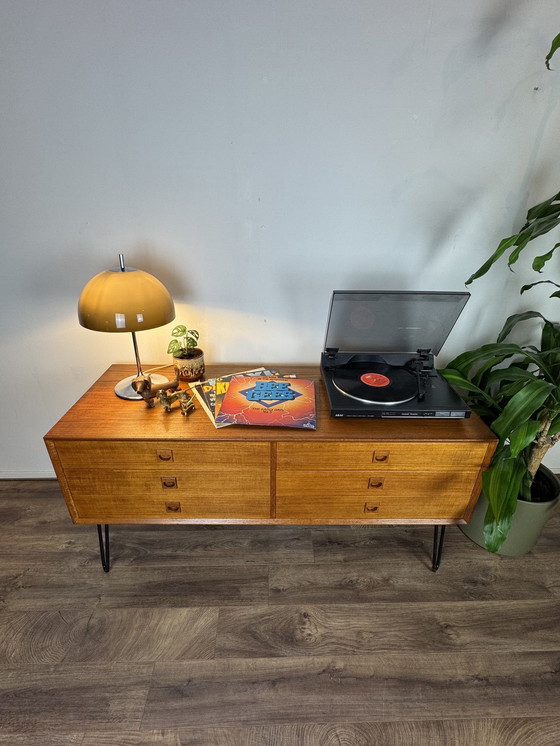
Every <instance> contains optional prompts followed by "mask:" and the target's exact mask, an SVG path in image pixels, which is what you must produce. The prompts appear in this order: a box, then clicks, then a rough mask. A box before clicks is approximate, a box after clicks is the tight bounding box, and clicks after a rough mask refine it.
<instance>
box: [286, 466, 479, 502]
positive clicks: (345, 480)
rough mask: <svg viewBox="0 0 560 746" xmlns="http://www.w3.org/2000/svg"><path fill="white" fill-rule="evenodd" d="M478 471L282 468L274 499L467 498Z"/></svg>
mask: <svg viewBox="0 0 560 746" xmlns="http://www.w3.org/2000/svg"><path fill="white" fill-rule="evenodd" d="M476 477H477V472H475V471H454V472H448V473H442V472H435V471H432V472H430V471H402V472H396V471H389V470H387V471H335V472H330V473H329V472H328V471H287V470H285V471H281V472H278V474H277V478H276V480H277V481H276V494H277V499H282V498H290V499H292V498H293V499H296V500H299V501H300V502H304V503H305V501H306V500H307V498H308V497H325V496H332V497H344V496H348V495H351V496H357V497H358V496H359V497H360V499H364V500H375V499H377V498H379V497H384V498H393V497H399V496H402V495H406V496H407V497H409V498H419V497H421V496H423V495H424V496H427V499H428V500H430V499H431V498H432V497H433V499H435V500H440V499H446V498H448V497H455V496H456V495H459V496H460V497H461V499H462V500H463V502H464V503H466V502H468V500H469V498H470V495H471V491H472V487H473V484H474V483H475V480H476Z"/></svg>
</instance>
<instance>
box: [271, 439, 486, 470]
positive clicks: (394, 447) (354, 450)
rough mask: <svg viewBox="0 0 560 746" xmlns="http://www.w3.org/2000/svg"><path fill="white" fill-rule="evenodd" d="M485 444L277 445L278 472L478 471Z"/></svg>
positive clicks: (345, 443) (346, 443)
mask: <svg viewBox="0 0 560 746" xmlns="http://www.w3.org/2000/svg"><path fill="white" fill-rule="evenodd" d="M487 449H488V444H487V443H476V442H475V443H468V444H467V443H464V442H438V441H433V442H429V441H428V442H422V443H414V442H401V443H399V442H395V443H393V442H390V441H386V442H379V443H376V442H371V443H364V442H361V443H360V442H356V443H348V442H341V443H285V442H284V443H278V456H277V463H278V469H279V470H284V469H329V470H338V469H371V468H372V466H373V467H376V466H379V467H382V468H383V469H384V470H385V469H399V470H400V469H423V470H434V471H436V470H437V471H441V470H442V469H446V468H448V467H454V468H458V469H478V468H479V467H480V464H481V463H482V461H483V460H484V457H485V455H486V451H487Z"/></svg>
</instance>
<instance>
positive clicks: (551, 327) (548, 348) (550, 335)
mask: <svg viewBox="0 0 560 746" xmlns="http://www.w3.org/2000/svg"><path fill="white" fill-rule="evenodd" d="M558 347H560V324H554V323H552V322H551V321H545V323H544V326H543V330H542V334H541V350H542V351H543V352H544V353H546V352H554V354H555V355H554V356H555V357H556V358H558V349H557V348H558Z"/></svg>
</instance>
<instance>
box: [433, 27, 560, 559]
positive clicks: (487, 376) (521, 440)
mask: <svg viewBox="0 0 560 746" xmlns="http://www.w3.org/2000/svg"><path fill="white" fill-rule="evenodd" d="M559 48H560V34H558V35H557V36H556V37H555V39H554V40H553V42H552V44H551V47H550V50H549V53H548V54H547V56H546V59H545V62H546V66H547V68H548V69H550V65H549V63H550V60H551V59H552V56H553V55H554V53H555V52H556V51H557V50H558V49H559ZM559 225H560V192H558V193H557V194H554V195H553V196H552V197H550V198H549V199H547V200H545V201H544V202H541V203H540V204H538V205H535V206H534V207H532V208H530V209H529V211H528V213H527V217H526V221H525V224H524V225H523V227H522V228H521V230H520V231H519V232H518V233H515V234H514V235H512V236H509V237H507V238H504V239H503V240H502V241H501V242H500V243H499V245H498V247H497V248H496V250H495V251H494V253H493V254H492V255H491V256H490V257H489V259H488V260H487V261H486V262H484V264H482V266H481V267H479V269H478V270H476V272H474V273H473V274H472V275H471V277H469V279H468V280H467V283H466V284H467V285H469V284H470V283H471V282H473V281H474V280H476V279H477V278H479V277H482V276H483V275H485V274H486V273H487V272H488V271H489V270H490V268H491V267H492V266H493V265H494V264H495V263H496V262H498V260H500V258H501V257H502V256H503V255H504V254H506V252H508V251H509V252H510V253H509V257H508V267H509V268H510V269H511V268H512V266H513V265H514V264H515V263H516V262H517V261H518V259H519V257H520V255H521V253H522V252H523V250H524V249H525V248H526V247H527V246H528V245H529V244H530V243H531V241H533V240H534V239H536V238H539V237H541V236H543V235H545V234H547V233H550V232H551V231H554V230H555V229H556V228H558V226H559ZM559 247H560V242H557V243H555V244H554V246H552V248H550V249H549V250H548V251H546V252H545V253H544V254H540V255H539V256H537V257H536V258H534V259H533V262H532V268H533V270H535V271H536V272H539V273H541V272H542V271H543V268H544V267H545V265H546V264H547V262H548V261H549V260H550V259H551V258H552V257H553V255H554V252H555V251H556V249H558V248H559ZM542 284H551V285H552V286H553V287H554V288H555V290H554V291H553V292H552V294H551V297H559V298H560V285H559V284H558V283H557V282H554V281H553V280H550V279H544V280H538V281H537V282H533V283H530V284H528V285H524V286H523V287H522V288H521V291H520V292H521V293H524V292H525V291H527V290H529V289H530V288H533V287H535V286H536V285H542ZM527 323H530V324H535V323H536V324H538V325H539V329H538V330H537V336H538V338H539V340H538V343H537V344H524V345H518V344H515V343H513V342H511V341H508V340H509V339H510V335H511V334H512V332H513V331H514V330H516V331H517V330H518V325H520V324H523V325H526V324H527ZM533 337H535V330H534V329H533ZM442 374H443V375H444V377H445V378H446V379H447V380H448V381H449V382H450V383H451V384H452V385H454V386H455V387H457V388H458V389H460V391H461V392H462V393H463V395H464V397H465V398H466V399H467V401H468V402H469V404H470V405H471V407H472V408H473V410H474V411H475V412H477V413H478V414H479V415H481V417H482V418H483V419H484V420H485V421H486V422H487V424H488V425H489V426H490V427H491V429H492V430H493V431H494V432H495V433H496V435H497V436H498V438H499V444H498V447H497V450H496V453H495V455H494V458H493V460H492V463H491V465H490V468H489V469H488V470H487V471H486V472H485V473H484V474H483V477H482V484H483V492H484V495H485V497H486V499H487V501H488V509H487V511H486V515H485V519H484V541H485V544H486V547H487V548H488V549H489V550H490V551H493V552H495V551H498V550H499V548H500V547H501V546H502V544H503V542H504V541H505V540H506V538H507V536H508V533H509V531H510V528H511V523H512V518H513V515H514V514H515V512H516V509H517V505H518V498H519V499H521V500H523V501H528V502H531V501H539V500H542V501H545V500H547V499H549V498H550V495H548V494H545V491H546V489H547V488H546V487H545V485H546V484H547V480H546V479H539V476H540V474H542V473H543V467H542V460H543V458H544V456H545V454H546V453H547V452H548V450H549V449H550V448H551V447H552V446H553V445H554V444H555V443H556V442H557V441H558V440H560V325H559V324H558V323H556V322H553V321H549V320H548V319H546V318H545V317H544V316H543V315H542V314H541V313H540V312H538V311H526V312H525V313H520V314H514V315H513V316H510V317H509V318H508V319H507V320H506V322H505V324H504V327H503V329H502V331H501V332H500V334H499V335H498V338H497V340H496V342H495V343H493V344H486V345H482V346H481V347H479V348H477V349H474V350H469V351H468V352H464V353H463V354H461V355H459V356H458V357H457V358H455V359H454V360H452V361H451V362H450V363H449V364H448V366H447V368H445V369H444V370H443V371H442ZM551 476H552V475H551ZM554 487H557V485H553V487H552V488H554Z"/></svg>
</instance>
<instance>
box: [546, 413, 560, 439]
mask: <svg viewBox="0 0 560 746" xmlns="http://www.w3.org/2000/svg"><path fill="white" fill-rule="evenodd" d="M557 433H560V414H557V415H556V417H554V419H553V420H552V422H551V423H550V427H549V429H548V434H549V435H556V434H557Z"/></svg>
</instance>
